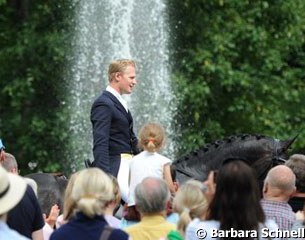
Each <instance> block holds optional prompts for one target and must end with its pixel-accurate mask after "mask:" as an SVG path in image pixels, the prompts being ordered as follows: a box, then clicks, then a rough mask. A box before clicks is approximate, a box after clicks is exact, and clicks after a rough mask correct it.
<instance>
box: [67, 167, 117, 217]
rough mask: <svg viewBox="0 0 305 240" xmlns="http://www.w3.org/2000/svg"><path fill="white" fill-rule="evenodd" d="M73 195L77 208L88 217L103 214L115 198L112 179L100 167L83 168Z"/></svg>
mask: <svg viewBox="0 0 305 240" xmlns="http://www.w3.org/2000/svg"><path fill="white" fill-rule="evenodd" d="M71 197H72V199H73V200H74V201H75V203H76V210H78V211H80V212H82V213H83V214H85V215H86V216H87V217H90V218H93V217H94V216H95V215H102V214H104V212H105V209H106V206H107V204H108V203H109V202H110V201H111V200H112V199H113V198H114V194H113V184H112V181H111V179H110V178H109V176H108V175H107V174H106V173H105V172H103V171H102V170H101V169H99V168H88V169H84V170H81V171H80V172H79V173H78V176H77V178H76V179H75V182H74V186H73V188H72V192H71Z"/></svg>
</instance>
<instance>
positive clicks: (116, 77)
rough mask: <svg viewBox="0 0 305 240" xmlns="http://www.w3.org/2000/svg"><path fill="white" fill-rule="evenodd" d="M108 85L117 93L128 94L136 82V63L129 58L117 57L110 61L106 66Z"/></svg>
mask: <svg viewBox="0 0 305 240" xmlns="http://www.w3.org/2000/svg"><path fill="white" fill-rule="evenodd" d="M108 80H109V85H110V86H111V87H113V88H114V89H115V90H116V91H117V92H118V93H120V94H121V95H122V94H130V93H131V92H132V89H133V87H134V86H135V85H136V84H137V80H136V63H135V62H134V61H133V60H130V59H119V60H115V61H113V62H111V63H110V65H109V68H108Z"/></svg>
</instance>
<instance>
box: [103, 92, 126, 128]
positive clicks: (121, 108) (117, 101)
mask: <svg viewBox="0 0 305 240" xmlns="http://www.w3.org/2000/svg"><path fill="white" fill-rule="evenodd" d="M104 94H105V95H106V96H108V97H109V98H110V99H111V100H112V101H113V102H114V104H115V107H116V108H117V109H119V110H120V111H121V112H122V113H123V114H124V115H125V116H126V117H127V119H128V120H129V122H130V121H131V122H132V117H131V114H130V112H129V111H128V113H127V112H126V109H125V108H124V106H123V105H122V104H121V103H120V101H119V100H118V99H117V98H116V97H115V96H114V95H113V94H112V93H111V92H108V91H104Z"/></svg>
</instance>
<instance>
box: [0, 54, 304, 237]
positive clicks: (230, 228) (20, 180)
mask: <svg viewBox="0 0 305 240" xmlns="http://www.w3.org/2000/svg"><path fill="white" fill-rule="evenodd" d="M108 79H109V85H108V87H107V88H106V90H105V91H104V92H103V93H102V94H101V95H100V96H99V97H98V98H97V99H96V101H95V102H94V103H93V106H92V110H91V122H92V126H93V142H94V147H93V153H94V161H93V162H92V163H91V164H90V166H89V167H88V168H85V169H82V170H79V171H77V172H75V173H73V174H72V175H71V176H70V177H69V179H68V184H67V186H66V188H65V194H64V196H63V199H64V201H63V202H64V203H63V207H62V209H60V208H59V206H58V205H57V204H54V205H53V206H52V207H51V208H50V209H49V212H47V213H45V212H42V210H41V206H40V203H39V196H38V195H37V188H38V187H39V186H37V184H36V183H35V181H33V180H31V179H28V178H25V177H21V176H19V170H18V164H17V161H16V159H15V157H14V156H13V155H12V154H10V153H7V152H6V150H5V149H4V146H3V144H2V141H1V140H0V239H13V240H19V239H20V240H21V239H22V240H23V239H34V240H43V239H44V240H49V239H50V240H67V239H76V240H78V239H80V240H86V239H88V240H89V239H90V240H99V239H102V240H106V239H110V240H115V239H122V240H124V239H133V240H174V239H175V240H180V239H187V240H197V239H214V238H216V239H217V238H218V239H230V238H239V239H263V238H268V239H291V240H292V239H296V238H303V239H305V223H304V219H305V216H304V201H305V187H304V186H305V156H304V155H301V154H294V155H292V156H290V158H289V159H288V160H287V161H286V163H285V164H283V165H278V166H274V167H272V168H270V170H269V171H268V173H267V175H266V178H265V181H264V186H263V188H262V189H260V186H259V184H258V181H257V176H256V175H255V172H254V170H253V168H252V167H251V166H249V165H248V164H247V161H246V159H234V160H232V161H227V162H225V163H224V164H223V165H222V166H219V171H218V172H217V177H216V174H215V172H214V171H211V172H210V174H209V176H208V178H207V180H206V181H205V182H200V181H198V180H195V179H190V180H188V181H186V182H183V183H178V182H177V181H176V178H175V173H176V172H175V168H174V167H173V165H172V160H171V159H169V158H167V157H166V156H163V155H162V154H161V150H162V148H163V147H165V139H166V134H165V130H164V128H163V127H162V125H160V124H158V123H147V124H145V125H144V126H142V128H141V129H140V131H139V136H138V137H137V136H136V135H135V134H134V131H133V120H132V116H131V113H130V111H129V109H128V106H127V102H126V101H125V100H124V98H123V97H122V95H123V94H130V93H131V92H132V90H133V87H134V86H135V85H136V83H137V80H136V65H135V62H134V61H132V60H125V59H123V60H116V61H114V62H112V63H111V64H110V66H109V71H108ZM302 229H303V230H302ZM302 232H303V233H304V236H299V235H300V234H301V233H302ZM293 233H298V234H299V235H298V234H293ZM301 235H302V234H301Z"/></svg>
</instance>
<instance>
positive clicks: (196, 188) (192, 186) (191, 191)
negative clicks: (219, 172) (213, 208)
mask: <svg viewBox="0 0 305 240" xmlns="http://www.w3.org/2000/svg"><path fill="white" fill-rule="evenodd" d="M205 191H206V187H205V185H203V183H201V182H199V181H197V180H189V181H187V182H186V183H184V184H183V185H181V186H180V187H179V189H178V191H177V192H176V195H175V197H174V200H173V209H174V211H176V212H177V213H179V215H180V218H179V221H178V223H177V230H178V231H180V233H181V234H183V235H184V233H185V229H186V226H187V225H188V224H189V223H190V221H191V220H192V219H194V218H200V219H202V216H203V215H204V214H205V212H206V211H207V208H208V201H207V198H206V196H205Z"/></svg>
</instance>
